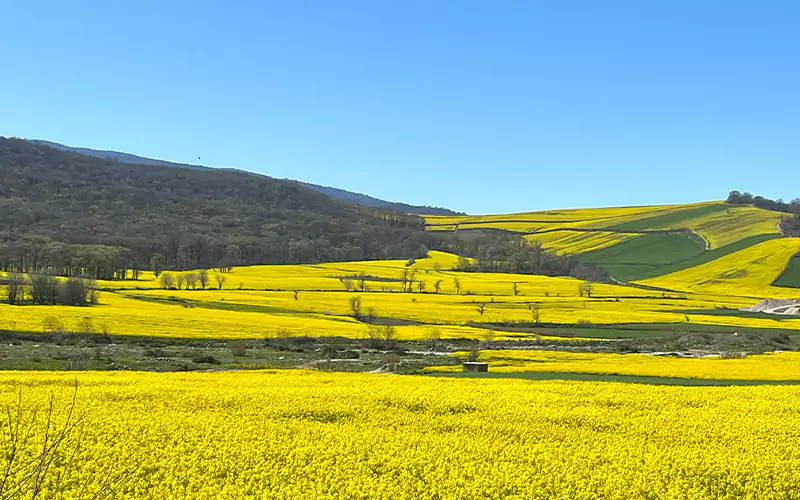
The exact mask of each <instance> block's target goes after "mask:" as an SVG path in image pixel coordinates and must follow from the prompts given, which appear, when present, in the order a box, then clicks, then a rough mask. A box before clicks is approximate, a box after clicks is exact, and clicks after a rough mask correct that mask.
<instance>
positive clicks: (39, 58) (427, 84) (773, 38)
mask: <svg viewBox="0 0 800 500" xmlns="http://www.w3.org/2000/svg"><path fill="white" fill-rule="evenodd" d="M0 4H2V5H1V9H0V10H1V11H2V19H1V20H0V53H2V55H3V57H2V70H0V135H4V136H18V137H27V138H41V139H48V140H53V141H57V142H62V143H65V144H68V145H73V146H84V147H93V148H100V149H114V150H120V151H125V152H130V153H135V154H139V155H144V156H151V157H156V158H163V159H168V160H173V161H181V162H193V163H202V164H207V165H212V166H229V167H236V168H241V169H245V170H252V171H255V172H261V173H265V174H268V175H271V176H274V177H281V178H283V177H288V178H294V179H300V180H304V181H310V182H315V183H318V184H325V185H333V186H336V187H341V188H345V189H349V190H353V191H359V192H364V193H368V194H371V195H373V196H378V197H382V198H386V199H390V200H401V201H406V202H411V203H420V204H433V205H442V206H447V207H451V208H455V209H459V210H464V211H468V212H472V213H489V212H508V211H521V210H532V209H543V208H563V207H579V206H608V205H633V204H651V203H667V202H687V201H700V200H709V199H720V198H723V197H724V196H725V194H726V193H727V191H729V190H730V189H734V188H737V189H741V190H750V191H752V192H754V193H757V194H761V195H764V196H769V197H774V198H778V197H782V198H787V199H788V198H792V197H798V196H800V184H799V183H797V182H796V180H792V181H789V180H787V179H784V178H782V176H784V175H787V174H789V175H791V176H792V177H793V178H794V179H796V178H797V172H798V171H800V64H798V61H800V29H798V24H797V23H798V19H800V2H796V1H786V2H779V1H756V0H753V1H750V2H741V1H730V0H725V1H723V0H720V1H702V0H692V1H679V0H664V1H648V0H637V1H629V2H622V1H613V0H611V1H595V0H587V1H570V0H565V1H548V2H537V1H533V0H529V1H519V2H514V1H505V0H498V1H489V0H487V1H482V2H469V1H465V0H452V1H435V0H427V1H409V0H402V1H392V2H389V1H379V0H374V1H364V2H352V1H347V0H342V1H337V2H331V1H327V0H325V1H318V2H309V1H300V0H285V1H276V2H268V1H249V2H243V1H235V0H232V1H219V2H204V1H191V2H189V1H174V0H170V1H164V2H162V1H151V0H145V1H141V0H137V1H122V0H120V1H115V0H112V1H105V0H102V1H101V0H97V1H92V2H89V1H80V0H70V1H63V2H62V1H50V0H47V1H42V0H0ZM198 157H200V158H201V159H200V160H199V161H198V159H197V158H198Z"/></svg>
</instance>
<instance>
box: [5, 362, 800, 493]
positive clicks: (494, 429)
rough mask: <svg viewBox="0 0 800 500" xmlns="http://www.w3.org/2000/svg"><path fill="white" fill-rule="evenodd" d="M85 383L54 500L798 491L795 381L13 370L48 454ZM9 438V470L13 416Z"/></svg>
mask: <svg viewBox="0 0 800 500" xmlns="http://www.w3.org/2000/svg"><path fill="white" fill-rule="evenodd" d="M76 379H77V382H78V385H79V388H78V396H77V404H76V412H77V413H78V414H79V415H83V416H84V420H83V423H82V424H81V425H80V426H79V427H78V428H76V431H75V433H73V435H71V436H69V439H67V440H66V441H65V442H64V443H63V444H62V448H61V449H60V450H58V453H59V454H62V455H59V457H57V459H56V460H54V461H53V463H52V466H51V467H52V468H51V469H50V470H49V471H48V475H47V478H50V479H49V480H48V479H47V478H45V480H44V481H42V485H43V488H44V490H43V491H42V492H41V494H40V497H42V498H49V497H50V494H51V493H52V492H53V489H54V488H55V480H56V477H57V476H58V475H61V476H62V487H61V489H62V493H63V495H62V496H61V497H60V498H64V499H77V498H91V497H92V494H93V492H96V491H98V490H100V489H101V488H102V487H103V485H105V484H107V483H108V482H109V479H108V478H113V479H114V481H113V482H115V486H114V488H113V495H114V498H118V499H141V498H158V499H163V500H170V499H186V498H192V499H218V498H236V499H251V498H252V499H256V498H258V499H261V498H275V499H292V500H295V499H339V498H342V499H344V498H346V499H393V500H395V499H468V498H470V499H471V498H488V499H501V498H502V499H526V500H535V499H553V498H555V499H599V498H603V499H630V498H664V499H686V498H692V499H720V498H722V499H731V500H732V499H742V498H746V499H759V500H769V499H791V498H798V496H800V493H799V492H800V488H798V484H800V475H798V474H799V473H798V471H800V449H799V448H798V447H797V446H794V443H795V441H796V439H797V435H796V434H797V431H796V429H797V428H798V426H799V425H800V414H798V412H797V408H798V407H800V387H794V386H758V387H707V388H689V387H666V386H647V385H638V384H619V383H600V382H531V381H524V380H511V379H494V380H475V379H449V378H434V377H411V376H395V375H369V374H342V373H338V374H323V373H318V372H281V373H275V372H238V373H225V372H222V373H220V372H218V373H187V374H155V373H77V374H76V373H43V372H38V373H37V372H33V373H10V372H3V373H0V404H3V405H7V404H10V405H12V406H13V405H14V404H15V402H16V400H17V397H18V394H19V391H20V389H21V391H22V401H23V407H24V409H25V412H24V413H25V415H26V418H27V417H28V416H30V413H29V412H32V411H34V410H38V411H39V412H40V413H39V418H38V419H37V420H36V423H35V425H34V426H33V429H34V434H33V435H32V436H31V438H30V445H31V446H32V447H33V449H38V448H36V446H37V445H38V443H40V442H41V441H42V440H43V439H44V436H43V434H42V433H43V431H44V424H43V416H44V413H43V412H46V407H47V404H48V399H49V397H50V395H51V394H55V408H56V415H55V420H54V427H56V428H58V427H59V426H60V425H61V424H62V423H63V421H64V419H65V416H64V411H65V410H66V408H67V407H68V406H69V401H70V399H71V395H72V388H71V385H72V384H73V383H74V381H75V380H76ZM12 414H13V412H12ZM0 431H2V432H0V434H2V436H3V439H4V440H5V441H3V442H2V445H3V447H4V448H3V454H2V455H0V466H2V468H3V470H4V469H5V462H3V460H6V458H4V457H7V456H8V454H7V452H8V442H7V438H6V436H8V431H9V429H8V424H7V423H6V422H5V421H4V423H3V425H2V428H0ZM26 453H27V451H26ZM30 453H32V454H33V453H36V451H30ZM73 453H74V456H73V455H72V454H73ZM28 456H32V455H28ZM24 472H25V470H24V469H23V470H21V471H19V472H18V473H17V474H24ZM12 476H13V475H12ZM18 478H19V477H18V476H14V477H12V478H11V479H12V482H13V480H14V479H18Z"/></svg>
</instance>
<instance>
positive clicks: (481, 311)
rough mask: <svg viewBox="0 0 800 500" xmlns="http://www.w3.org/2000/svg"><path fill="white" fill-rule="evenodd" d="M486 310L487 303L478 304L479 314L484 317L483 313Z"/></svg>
mask: <svg viewBox="0 0 800 500" xmlns="http://www.w3.org/2000/svg"><path fill="white" fill-rule="evenodd" d="M484 309H486V302H481V303H479V304H478V312H479V313H480V314H481V316H483V311H484Z"/></svg>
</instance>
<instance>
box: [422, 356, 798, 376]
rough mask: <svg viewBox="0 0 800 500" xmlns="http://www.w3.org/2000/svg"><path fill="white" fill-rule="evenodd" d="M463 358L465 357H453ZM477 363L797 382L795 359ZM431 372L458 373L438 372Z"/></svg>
mask: <svg viewBox="0 0 800 500" xmlns="http://www.w3.org/2000/svg"><path fill="white" fill-rule="evenodd" d="M455 355H456V356H459V357H461V358H466V355H467V353H465V352H459V353H456V354H455ZM479 359H480V361H485V362H488V363H489V370H490V371H492V372H540V373H590V374H600V375H633V376H646V377H667V378H669V377H676V378H696V379H716V380H800V353H796V352H784V353H778V354H775V353H772V354H761V355H751V356H747V357H746V358H742V359H722V358H719V357H706V358H674V357H669V356H652V355H646V354H608V353H590V352H586V353H583V352H581V353H577V352H558V351H532V350H508V351H494V350H492V351H481V352H480V356H479ZM429 369H430V370H433V371H443V372H452V371H461V367H460V366H439V367H432V368H429Z"/></svg>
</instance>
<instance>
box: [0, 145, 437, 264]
mask: <svg viewBox="0 0 800 500" xmlns="http://www.w3.org/2000/svg"><path fill="white" fill-rule="evenodd" d="M0 213H2V214H3V216H2V217H0V268H25V269H35V268H41V267H51V266H52V267H60V268H63V269H69V268H73V269H76V268H80V267H83V268H92V269H96V270H97V271H98V272H96V273H95V274H103V275H107V274H108V273H109V271H110V270H111V269H131V268H135V267H138V268H146V267H149V261H150V259H151V258H152V256H153V255H155V254H161V255H163V257H164V265H165V266H167V267H179V268H180V267H212V266H217V265H220V264H221V263H222V264H224V263H230V264H254V263H299V262H322V261H336V260H359V259H376V258H409V257H410V256H413V255H414V254H415V253H417V252H419V251H424V248H423V247H426V246H427V247H430V248H437V247H438V246H439V245H440V243H441V242H442V241H443V240H444V238H443V237H442V235H436V234H432V233H429V232H425V231H423V229H424V221H423V220H422V219H421V218H418V217H415V216H407V215H402V214H398V213H394V212H391V211H387V210H377V209H371V208H365V207H361V206H357V205H348V204H344V203H341V202H337V201H333V200H331V199H330V198H328V197H327V196H325V195H323V194H320V193H318V192H315V191H313V190H311V189H308V188H305V187H303V186H301V185H299V184H298V183H296V182H293V181H282V180H276V179H273V178H270V177H266V176H262V175H256V174H250V173H246V172H240V171H230V170H197V169H189V168H177V167H167V166H156V165H141V164H138V165H132V164H125V163H120V162H117V161H112V160H109V159H102V158H97V157H93V156H85V155H81V154H77V153H74V152H69V151H61V150H58V149H54V148H51V147H48V146H45V145H41V144H34V143H31V142H28V141H24V140H20V139H6V138H0ZM101 246H102V247H101ZM90 261H91V262H90Z"/></svg>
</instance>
